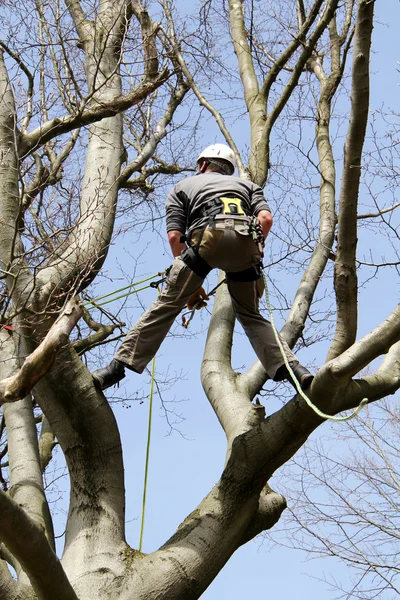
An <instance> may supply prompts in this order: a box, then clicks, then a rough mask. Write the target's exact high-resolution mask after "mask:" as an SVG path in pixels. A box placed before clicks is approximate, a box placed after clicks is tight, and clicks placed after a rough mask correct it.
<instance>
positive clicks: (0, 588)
mask: <svg viewBox="0 0 400 600" xmlns="http://www.w3.org/2000/svg"><path fill="white" fill-rule="evenodd" d="M0 598H1V600H37V596H36V594H35V593H34V591H33V590H32V588H31V587H30V586H29V587H28V586H26V585H21V584H20V583H18V582H17V581H15V579H14V578H13V577H12V575H11V573H10V571H9V570H8V568H7V566H6V564H5V563H4V562H3V561H2V560H1V559H0Z"/></svg>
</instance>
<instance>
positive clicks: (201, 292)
mask: <svg viewBox="0 0 400 600" xmlns="http://www.w3.org/2000/svg"><path fill="white" fill-rule="evenodd" d="M206 300H209V297H208V296H207V293H206V291H205V289H204V288H203V287H201V288H199V289H198V290H197V292H195V293H194V294H193V295H192V296H191V297H190V298H189V300H188V301H187V303H186V306H187V307H188V310H193V309H194V308H195V307H196V310H199V309H200V308H203V306H207V302H205V301H206ZM197 303H198V306H196V304H197Z"/></svg>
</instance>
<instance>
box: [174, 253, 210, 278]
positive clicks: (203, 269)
mask: <svg viewBox="0 0 400 600" xmlns="http://www.w3.org/2000/svg"><path fill="white" fill-rule="evenodd" d="M181 257H182V260H183V262H184V263H185V265H187V266H188V267H189V269H192V271H193V272H194V273H196V275H198V276H199V277H202V278H203V279H204V278H205V277H207V275H208V274H209V272H210V271H211V270H212V267H210V265H209V264H208V262H206V261H205V260H204V258H201V256H200V254H199V253H198V251H197V249H196V248H185V249H184V250H183V251H182V254H181Z"/></svg>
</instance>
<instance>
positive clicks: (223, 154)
mask: <svg viewBox="0 0 400 600" xmlns="http://www.w3.org/2000/svg"><path fill="white" fill-rule="evenodd" d="M207 158H220V159H222V160H226V162H228V163H229V164H230V165H231V167H232V173H231V175H233V173H234V172H235V169H236V159H235V155H234V153H233V150H231V149H230V148H229V146H226V145H225V144H213V145H212V146H207V148H205V149H204V150H203V152H201V153H200V155H199V158H198V159H197V164H199V163H200V161H201V160H206V159H207Z"/></svg>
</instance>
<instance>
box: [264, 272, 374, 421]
mask: <svg viewBox="0 0 400 600" xmlns="http://www.w3.org/2000/svg"><path fill="white" fill-rule="evenodd" d="M262 276H263V280H264V286H265V299H266V301H267V307H268V311H269V315H270V320H271V326H272V330H273V332H274V336H275V339H276V343H277V344H278V346H279V349H280V351H281V353H282V358H283V360H284V362H285V366H286V368H287V370H288V371H289V373H290V376H291V377H292V379H293V382H294V384H295V386H296V390H297V391H298V393H299V394H300V396H301V397H302V398H303V400H305V401H306V403H307V404H308V406H309V407H310V408H312V410H313V411H314V412H315V413H316V414H317V415H318V416H320V417H321V418H322V419H330V420H331V421H349V420H350V419H353V418H354V417H356V416H357V415H358V413H359V412H360V410H361V409H362V407H363V406H365V405H366V404H367V402H368V398H363V400H361V402H360V404H359V405H358V406H357V408H356V409H355V410H354V411H353V412H352V413H351V414H350V415H347V416H346V417H337V416H336V415H327V414H326V413H324V412H322V411H321V410H320V409H319V408H318V406H315V404H313V403H312V402H311V400H310V398H309V397H308V396H307V395H306V394H305V393H304V392H303V390H302V389H301V387H300V384H299V382H298V380H297V379H296V376H295V374H294V373H293V370H292V368H291V366H290V364H289V361H288V359H287V356H286V354H285V350H284V348H283V346H282V342H281V340H280V337H279V334H278V331H277V329H276V327H275V322H274V314H273V312H272V306H271V303H270V300H269V292H268V285H267V280H266V277H265V274H264V272H263V273H262Z"/></svg>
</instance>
